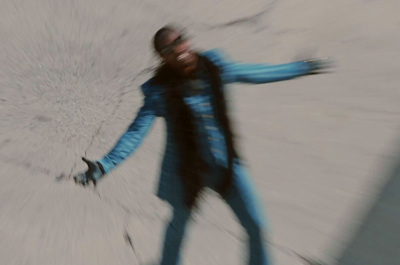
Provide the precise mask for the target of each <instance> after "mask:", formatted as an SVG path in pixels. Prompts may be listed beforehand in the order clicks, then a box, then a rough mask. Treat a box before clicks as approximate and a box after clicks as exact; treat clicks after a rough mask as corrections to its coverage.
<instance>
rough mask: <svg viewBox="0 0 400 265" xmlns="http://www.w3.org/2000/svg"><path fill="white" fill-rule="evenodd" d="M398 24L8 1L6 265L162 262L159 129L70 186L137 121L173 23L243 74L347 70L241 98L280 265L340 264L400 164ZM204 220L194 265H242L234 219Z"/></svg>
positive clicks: (2, 211) (344, 3) (0, 96)
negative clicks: (317, 65) (120, 159)
mask: <svg viewBox="0 0 400 265" xmlns="http://www.w3.org/2000/svg"><path fill="white" fill-rule="evenodd" d="M399 12H400V2H399V1H396V0H391V1H389V0H388V1H384V0H383V1H367V0H365V1H361V0H336V1H330V0H285V1H277V0H275V1H260V0H253V1H239V0H229V1H228V0H221V1H215V0H203V1H182V0H168V1H155V0H147V1H127V0H118V1H105V0H97V1H94V0H87V1H73V0H65V1H61V0H58V1H50V0H47V1H46V0H32V1H22V0H19V1H1V2H0V113H1V116H0V263H1V264H7V265H14V264H15V265H17V264H18V265H19V264H26V265H30V264H41V265H43V264H49V265H63V264H67V265H71V264H74V265H79V264H85V265H87V264H107V265H109V264H118V265H125V264H138V265H142V264H145V265H149V264H152V263H154V262H156V261H157V260H158V258H159V252H160V245H161V239H162V234H163V230H164V223H165V222H166V221H167V220H168V218H169V214H170V213H169V208H168V207H167V205H165V204H164V203H163V202H161V201H159V200H158V199H157V198H156V197H155V195H154V193H153V192H154V190H155V187H156V184H157V174H158V168H159V164H160V158H161V156H162V153H161V152H162V149H163V143H164V135H163V129H164V123H163V121H161V120H158V121H157V122H156V124H155V126H154V128H153V129H152V131H151V133H150V134H149V136H148V137H147V138H146V140H145V142H144V144H143V145H142V147H141V148H140V149H139V150H138V152H137V153H136V154H135V155H134V156H133V157H131V158H130V159H128V160H127V161H126V163H124V164H123V165H121V166H120V167H119V168H118V169H117V170H115V171H113V172H112V173H111V174H110V175H109V176H108V177H107V178H106V179H104V180H103V181H102V182H101V183H100V185H99V186H98V188H97V190H94V189H82V188H80V187H77V186H75V185H74V183H73V181H72V179H71V178H70V176H71V174H74V173H77V172H79V171H81V170H84V169H85V164H84V163H83V162H82V161H81V160H80V157H81V156H83V155H85V154H86V155H87V157H88V158H90V159H98V158H100V157H101V156H103V155H104V154H105V153H106V152H107V151H108V150H109V149H110V148H111V147H112V146H113V144H114V143H115V141H116V140H117V139H118V137H119V136H120V135H121V134H122V133H123V132H124V130H125V128H126V127H127V126H128V125H129V124H130V122H131V121H132V119H133V118H134V117H135V113H136V111H137V109H138V108H139V107H140V105H141V101H142V95H141V94H140V92H139V90H138V86H139V85H140V84H141V83H142V82H144V81H145V80H146V79H147V78H149V73H148V72H146V71H143V70H145V69H148V68H149V67H153V66H155V65H156V63H157V60H156V57H155V56H154V54H153V52H152V50H151V46H150V39H151V37H152V35H153V34H154V32H155V31H156V30H157V29H158V28H159V27H161V26H163V25H164V24H166V23H168V22H170V21H172V22H179V23H180V24H181V25H183V26H187V28H188V30H189V33H190V34H191V36H192V37H193V42H194V44H195V46H196V47H197V48H201V49H209V48H215V47H220V48H223V49H225V50H226V52H228V53H229V54H230V55H231V57H232V58H234V59H236V60H239V61H246V62H270V63H284V62H288V61H292V60H294V59H295V58H296V56H298V55H299V54H312V55H315V56H331V57H332V58H334V59H335V61H336V69H335V72H333V73H330V74H326V75H318V76H308V77H304V78H299V79H295V80H291V81H286V82H279V83H272V84H265V85H257V86H252V85H246V84H240V85H239V84H238V85H234V86H232V88H231V90H230V91H231V93H230V96H231V105H232V111H233V114H234V115H235V121H236V122H235V126H236V129H237V132H238V135H239V141H240V145H241V147H242V153H243V155H244V157H245V158H246V160H247V162H248V164H249V168H250V171H251V173H252V175H253V178H254V181H255V182H256V184H257V186H258V188H259V190H260V193H261V196H262V199H263V202H264V205H265V207H266V210H267V213H268V217H269V222H270V238H269V243H268V244H269V245H270V246H271V248H272V251H273V257H274V260H275V264H293V265H296V264H305V263H304V262H305V261H304V260H305V259H315V260H321V261H323V262H325V263H329V264H330V263H333V262H334V261H335V259H337V258H338V256H339V255H340V253H341V251H342V249H343V248H345V247H346V245H347V242H348V241H349V240H350V238H351V237H352V236H351V235H352V231H353V230H354V229H355V228H356V227H358V225H359V224H360V222H361V220H362V218H361V217H362V216H363V215H364V213H365V212H366V210H367V209H368V208H369V205H370V204H371V203H372V202H373V201H375V199H376V198H377V197H378V196H377V195H378V194H379V192H380V188H381V187H382V185H383V183H384V182H385V181H386V178H387V177H388V176H387V172H388V171H389V170H390V168H391V167H393V166H394V164H395V162H397V161H396V151H398V150H396V148H397V147H398V140H399V138H398V137H399V135H400V132H399V114H400V104H399V101H400V90H399V87H398V82H399V81H400V77H399V73H400V63H399V61H400V51H399V48H400V34H399V32H400V30H399V29H400V17H399V15H398V14H399ZM202 213H203V214H202V215H200V216H196V218H195V222H194V223H193V225H192V226H191V228H192V229H191V230H190V233H189V234H188V241H187V242H186V245H185V248H184V260H185V264H193V265H203V264H204V265H205V264H207V265H212V264H232V265H239V264H245V263H244V261H243V258H244V256H245V253H244V247H245V245H244V234H243V231H242V230H241V228H240V226H239V225H238V224H237V222H236V221H235V219H234V218H233V216H232V214H231V212H230V210H229V209H228V208H227V207H226V206H225V205H224V204H223V203H222V202H221V201H220V200H219V199H218V198H217V197H216V196H214V195H213V194H210V195H209V196H207V199H206V201H205V202H204V203H203V207H202ZM398 231H399V230H398ZM127 236H128V237H129V238H130V239H131V244H129V242H128V241H127V240H126V238H127ZM131 245H132V246H133V248H132V246H131ZM349 264H350V263H349ZM365 264H366V263H365ZM371 264H375V263H371ZM380 265H381V264H380ZM389 265H391V264H389Z"/></svg>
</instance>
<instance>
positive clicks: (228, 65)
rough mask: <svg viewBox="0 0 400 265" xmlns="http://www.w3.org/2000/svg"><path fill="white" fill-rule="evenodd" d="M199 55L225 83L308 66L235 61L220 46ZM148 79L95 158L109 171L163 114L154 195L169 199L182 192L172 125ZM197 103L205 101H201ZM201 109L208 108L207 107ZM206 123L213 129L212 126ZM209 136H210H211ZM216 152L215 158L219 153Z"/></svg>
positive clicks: (276, 76)
mask: <svg viewBox="0 0 400 265" xmlns="http://www.w3.org/2000/svg"><path fill="white" fill-rule="evenodd" d="M202 55H204V56H206V57H208V58H209V59H210V60H211V61H212V62H213V63H214V64H215V65H217V66H218V67H220V69H221V70H222V71H221V72H222V73H221V80H222V83H223V86H224V87H225V85H226V84H229V83H234V82H244V83H252V84H260V83H268V82H275V81H280V80H286V79H291V78H294V77H298V76H301V75H305V74H307V73H308V72H309V70H310V68H309V66H308V64H307V63H305V62H294V63H288V64H280V65H267V64H244V63H237V62H234V61H231V60H230V59H228V58H227V56H226V55H225V54H224V53H223V52H222V51H221V50H219V49H214V50H209V51H206V52H204V53H202ZM151 80H152V79H150V80H148V81H147V82H145V83H144V84H143V85H142V86H141V89H142V92H143V94H144V103H143V106H142V107H141V108H140V110H139V111H138V113H137V116H136V118H135V120H134V121H133V123H132V124H131V125H130V126H129V127H128V129H127V131H126V132H125V133H124V134H123V135H122V136H121V138H120V139H119V140H118V142H117V144H116V145H115V146H114V148H113V149H112V150H111V151H110V152H109V153H108V154H107V155H106V156H104V157H103V158H102V159H100V160H99V161H98V162H99V163H101V165H102V166H103V168H104V171H105V172H106V173H109V172H110V171H111V170H112V169H113V168H115V167H116V166H117V165H119V164H121V163H122V162H123V161H124V160H125V159H126V158H127V157H128V156H130V155H131V154H132V153H134V151H135V150H136V149H137V148H138V147H139V146H140V144H141V143H142V140H143V139H144V137H145V136H146V135H147V133H148V131H149V130H150V128H151V127H152V124H153V122H154V120H155V118H156V117H163V118H164V119H165V121H166V127H167V141H166V148H165V154H164V158H163V162H162V166H161V172H160V181H159V185H158V191H157V196H158V197H159V198H161V199H163V200H166V201H169V202H171V200H172V199H173V198H174V194H176V193H181V192H182V184H181V182H180V179H179V176H178V175H177V164H178V163H177V161H178V154H177V152H176V148H175V143H174V140H173V135H172V131H173V130H172V128H173V126H174V125H173V122H172V120H171V118H170V117H169V116H168V114H167V112H166V110H165V102H164V97H163V96H162V91H163V89H164V88H163V87H161V86H158V85H153V84H152V83H151ZM213 104H214V103H213V102H212V101H210V104H209V105H211V106H210V109H211V108H213ZM198 105H207V104H205V103H204V102H203V103H199V104H198ZM202 110H204V111H207V109H202ZM205 127H207V128H208V127H209V128H211V129H212V126H205ZM216 137H218V134H216ZM208 138H209V139H213V137H208ZM224 145H225V144H224V141H217V142H216V143H214V146H213V148H212V149H213V150H216V151H218V150H224V148H225V146H224ZM217 149H218V150H217ZM220 153H221V152H220ZM222 153H224V152H222ZM215 155H216V156H217V158H218V154H215Z"/></svg>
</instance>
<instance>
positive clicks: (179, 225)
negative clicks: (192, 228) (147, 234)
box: [161, 163, 271, 265]
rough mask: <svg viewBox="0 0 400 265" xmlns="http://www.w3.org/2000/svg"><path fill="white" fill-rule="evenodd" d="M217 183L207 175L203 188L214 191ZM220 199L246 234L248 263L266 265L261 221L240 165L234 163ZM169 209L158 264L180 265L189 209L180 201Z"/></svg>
mask: <svg viewBox="0 0 400 265" xmlns="http://www.w3.org/2000/svg"><path fill="white" fill-rule="evenodd" d="M218 181H220V174H218V173H216V174H211V175H210V176H209V177H208V179H207V182H208V183H207V184H208V185H207V186H208V187H209V188H211V189H214V190H215V186H216V184H217V183H218ZM224 199H225V201H226V203H227V204H228V205H229V206H230V207H231V209H232V211H233V212H234V214H235V215H236V217H237V218H238V220H239V222H240V224H241V225H242V227H243V228H244V229H245V230H246V232H247V235H248V247H249V261H248V264H249V265H270V264H271V263H270V261H269V259H268V255H267V250H266V247H265V246H264V244H263V241H264V239H263V230H264V227H265V224H264V220H265V218H264V214H263V212H262V208H261V205H260V200H259V198H258V196H257V194H256V192H255V189H254V187H253V183H252V182H251V180H250V176H249V174H248V173H247V171H246V170H245V169H244V167H243V166H241V165H239V164H237V163H235V166H234V184H233V186H232V187H231V190H230V191H229V193H228V194H227V196H226V197H224ZM172 206H173V216H172V219H171V221H170V222H169V224H168V226H167V229H166V232H165V239H164V246H163V253H162V259H161V265H178V264H180V259H181V257H180V249H181V245H182V241H183V239H184V235H185V230H186V227H187V223H188V221H189V219H190V214H191V213H190V210H188V209H187V208H186V207H185V206H184V204H183V199H182V203H176V204H175V205H172Z"/></svg>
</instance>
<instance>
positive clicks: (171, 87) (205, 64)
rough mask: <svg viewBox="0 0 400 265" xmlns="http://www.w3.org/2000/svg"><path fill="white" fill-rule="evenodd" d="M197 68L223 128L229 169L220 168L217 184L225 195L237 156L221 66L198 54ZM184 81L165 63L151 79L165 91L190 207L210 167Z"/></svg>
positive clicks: (180, 173)
mask: <svg viewBox="0 0 400 265" xmlns="http://www.w3.org/2000/svg"><path fill="white" fill-rule="evenodd" d="M199 68H203V69H204V70H205V72H206V73H207V74H208V75H209V77H210V80H211V86H212V93H213V97H214V102H215V116H216V118H217V120H218V122H219V124H220V125H221V127H222V130H223V133H224V135H225V140H226V148H227V151H228V168H223V170H225V173H224V181H223V182H222V183H221V184H220V186H219V187H217V189H218V191H219V192H220V194H221V195H222V196H224V195H225V194H226V192H227V191H228V189H229V188H230V187H231V184H232V176H233V159H234V158H235V157H237V154H236V151H235V148H234V139H233V138H234V137H233V133H232V130H231V125H230V121H229V117H228V115H227V106H226V101H225V97H224V93H223V89H222V82H221V78H220V69H219V68H218V67H217V66H216V65H214V64H213V63H212V62H211V61H210V60H209V59H208V58H207V57H204V56H201V55H199ZM184 81H185V80H184V79H183V78H182V77H181V76H180V75H178V74H177V73H175V72H174V70H172V69H170V68H169V67H168V65H161V66H160V68H159V69H158V70H157V71H156V74H155V77H154V79H153V82H155V83H158V84H161V85H163V86H164V87H165V91H164V94H165V101H166V107H167V111H168V113H169V115H168V116H169V117H172V119H173V122H174V123H175V124H174V125H175V126H174V131H173V133H174V137H175V142H176V144H177V151H178V155H179V163H180V164H179V175H180V178H181V180H182V183H183V186H184V190H185V204H186V205H187V206H188V207H189V208H191V207H193V206H195V205H196V201H197V198H198V196H199V195H200V193H201V191H202V189H203V187H204V183H203V176H204V174H207V173H208V170H209V168H208V165H207V163H206V162H205V161H204V160H203V158H202V156H201V154H200V143H199V135H198V131H197V127H196V123H195V116H194V114H193V112H192V111H191V109H190V108H189V106H187V105H186V104H185V102H184V95H183V93H184V92H183V89H184V87H183V85H184Z"/></svg>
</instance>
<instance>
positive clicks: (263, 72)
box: [205, 49, 310, 84]
mask: <svg viewBox="0 0 400 265" xmlns="http://www.w3.org/2000/svg"><path fill="white" fill-rule="evenodd" d="M205 55H206V56H207V57H208V58H209V59H211V60H212V61H213V62H214V63H215V64H216V65H217V66H219V67H220V69H221V70H222V73H221V77H222V80H223V82H224V83H234V82H242V83H252V84H263V83H269V82H276V81H282V80H287V79H291V78H295V77H298V76H301V75H306V74H308V73H309V72H310V67H309V65H308V64H307V63H306V62H303V61H299V62H293V63H286V64H276V65H273V64H251V63H239V62H234V61H232V60H230V59H229V58H228V56H226V55H225V54H224V52H223V51H222V50H220V49H214V50H210V51H207V52H206V53H205Z"/></svg>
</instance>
